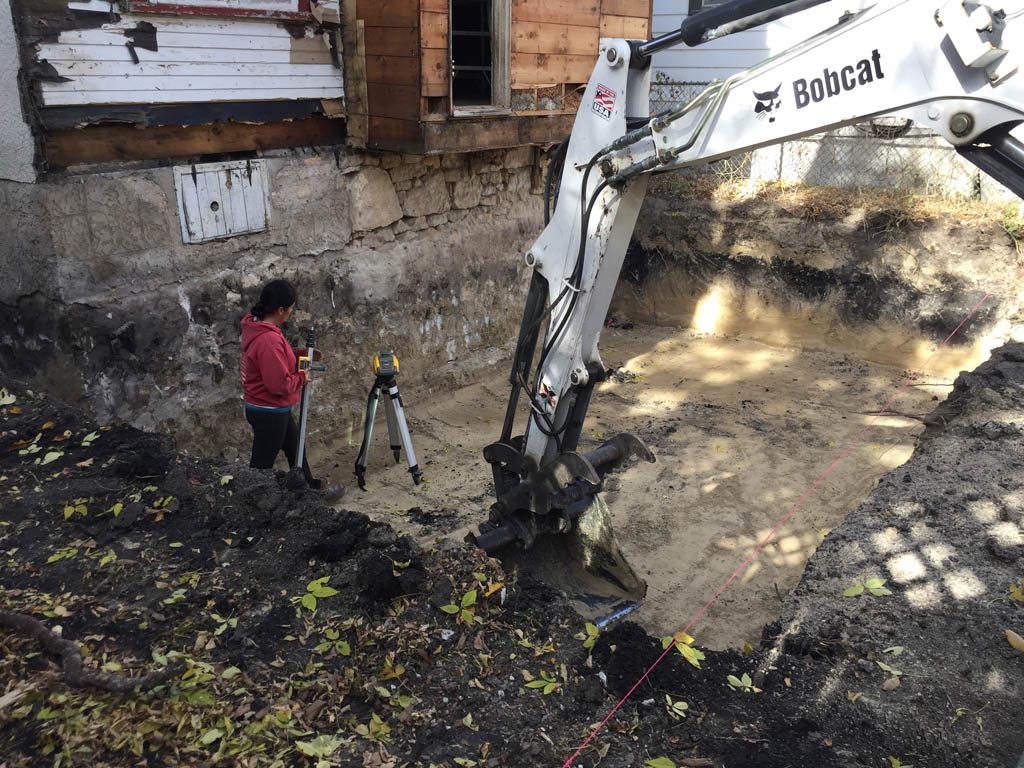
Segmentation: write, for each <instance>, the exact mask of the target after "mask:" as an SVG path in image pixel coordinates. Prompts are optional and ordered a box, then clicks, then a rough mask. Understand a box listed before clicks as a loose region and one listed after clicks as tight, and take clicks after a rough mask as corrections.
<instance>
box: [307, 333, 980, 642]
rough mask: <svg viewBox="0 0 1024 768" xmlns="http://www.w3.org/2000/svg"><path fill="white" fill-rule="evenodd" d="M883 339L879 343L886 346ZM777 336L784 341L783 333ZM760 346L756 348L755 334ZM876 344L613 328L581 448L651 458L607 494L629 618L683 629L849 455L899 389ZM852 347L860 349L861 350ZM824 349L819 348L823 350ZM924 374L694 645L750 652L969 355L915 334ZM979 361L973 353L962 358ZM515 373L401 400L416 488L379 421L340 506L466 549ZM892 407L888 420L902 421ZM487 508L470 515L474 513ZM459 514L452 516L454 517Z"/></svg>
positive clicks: (343, 470) (909, 447)
mask: <svg viewBox="0 0 1024 768" xmlns="http://www.w3.org/2000/svg"><path fill="white" fill-rule="evenodd" d="M883 335H884V334H879V336H878V337H877V338H881V337H882V336H883ZM776 336H777V338H784V339H786V340H787V341H792V338H791V337H789V336H787V335H786V334H785V333H783V332H780V333H778V334H776ZM762 338H763V337H762ZM877 338H875V339H872V340H868V339H864V340H863V341H864V342H867V343H864V344H862V345H861V347H860V349H855V348H852V346H853V345H852V344H849V341H850V339H849V338H847V339H845V340H844V341H846V342H847V344H848V346H847V349H846V350H845V351H844V349H843V347H842V346H841V345H836V344H835V339H830V340H828V343H826V340H825V339H824V338H817V339H815V338H814V337H811V336H807V334H806V326H803V330H802V337H801V338H800V339H799V342H800V346H796V345H790V344H787V345H778V344H776V345H773V344H770V343H765V342H764V341H759V340H757V339H755V338H754V337H753V334H752V333H751V334H746V335H744V334H740V335H737V336H720V335H711V334H698V333H694V332H692V331H689V330H682V329H675V328H665V327H654V326H642V325H637V326H634V327H632V328H629V329H608V330H607V331H606V333H605V334H604V336H603V339H602V354H603V359H604V362H605V364H606V365H607V366H609V367H611V368H614V369H616V370H617V371H618V372H619V375H618V376H616V377H614V380H612V381H609V382H606V383H604V384H603V385H601V387H600V390H599V392H598V394H597V395H596V396H595V398H594V401H593V403H592V405H591V410H590V414H589V416H588V425H587V428H586V430H585V435H584V441H583V444H582V445H581V449H583V450H586V449H588V448H590V447H593V446H596V445H597V444H599V443H600V442H601V441H602V440H604V439H606V438H608V437H611V436H612V435H614V434H616V433H617V432H620V431H629V432H633V433H635V434H636V435H637V436H639V437H640V438H641V439H643V440H644V441H645V442H647V444H648V445H649V446H650V447H651V448H652V450H653V451H654V453H655V454H656V456H657V462H656V463H654V464H639V465H636V466H633V467H631V468H629V469H628V470H626V471H625V472H623V473H621V474H619V475H616V476H613V477H611V478H610V479H609V481H608V492H607V495H606V498H607V501H608V502H609V505H610V507H611V509H612V511H613V515H614V521H615V528H616V531H617V534H618V537H619V539H620V543H621V545H622V547H623V550H624V552H625V554H626V556H627V557H628V559H629V560H630V562H631V563H632V565H633V567H634V568H635V569H636V570H637V572H638V573H639V574H640V576H641V577H642V578H644V579H645V580H646V581H647V582H648V597H647V600H646V601H645V603H644V606H643V608H642V609H641V610H640V611H639V612H638V614H636V619H637V620H638V621H639V622H640V623H641V624H643V625H644V627H645V628H646V629H647V630H648V631H650V632H651V633H653V634H656V635H666V634H669V633H670V632H673V631H676V630H678V629H679V628H680V627H682V626H684V625H685V624H686V623H687V622H688V621H689V620H690V618H691V617H693V615H694V614H696V612H697V611H698V610H699V609H700V607H701V606H702V605H703V604H704V602H705V601H706V600H707V599H708V598H709V597H710V596H711V595H712V594H714V592H715V591H716V590H717V588H718V587H719V586H720V585H721V584H722V583H723V582H724V581H725V580H726V579H727V578H728V576H729V574H731V573H732V572H733V571H734V570H735V569H736V568H737V566H739V565H740V564H741V563H742V562H743V561H744V560H745V559H746V557H747V555H748V554H749V552H750V551H751V549H752V548H753V546H754V545H755V544H756V543H757V542H758V541H760V540H761V539H762V538H763V537H764V536H765V535H766V534H767V533H768V532H769V531H770V529H771V528H772V527H773V525H774V524H775V523H776V521H778V520H779V519H780V518H782V517H783V516H784V515H785V514H786V512H787V511H788V510H789V509H790V507H791V506H792V505H793V504H794V503H795V502H796V501H797V500H798V499H799V498H800V497H801V496H802V495H803V494H804V492H805V491H806V490H807V489H808V488H810V487H811V486H812V485H813V484H814V483H815V481H816V480H817V479H818V478H819V477H820V476H821V474H822V473H823V472H824V471H825V470H826V469H827V468H828V467H829V465H830V464H831V463H832V462H833V461H834V460H835V459H836V458H837V457H838V456H839V455H840V454H842V453H843V450H844V448H845V447H846V446H847V445H848V444H849V443H850V441H851V440H853V439H854V438H855V437H856V436H857V435H858V433H860V432H861V430H862V429H863V428H864V426H865V425H866V424H868V423H869V422H871V421H872V420H873V419H874V414H876V413H877V412H878V411H879V409H880V408H882V406H883V405H885V404H886V403H888V402H889V401H890V399H891V398H892V397H893V395H894V394H896V393H897V391H898V390H899V388H900V385H901V384H902V383H903V382H905V381H906V380H907V377H908V373H909V372H908V371H907V370H905V369H902V368H897V367H894V366H892V365H888V364H884V363H882V362H878V363H875V362H867V360H866V359H865V358H868V357H872V356H874V357H877V358H881V359H883V360H886V359H887V358H889V359H891V355H889V354H882V353H880V352H879V349H880V347H878V345H876V344H875V343H874V342H875V341H877ZM854 343H856V342H855V341H854ZM826 346H831V349H829V351H819V349H817V348H825V347H826ZM904 346H905V347H906V346H911V347H913V348H914V349H915V353H914V354H912V355H908V358H909V359H912V360H914V363H915V365H917V366H921V365H922V364H923V363H925V362H926V361H927V364H926V365H925V367H919V368H918V370H917V373H918V374H919V376H918V377H917V378H916V379H915V380H914V383H913V385H911V386H908V387H905V388H904V389H903V390H902V392H901V393H900V395H899V397H898V398H897V399H896V400H895V401H894V402H892V403H891V404H890V406H889V408H890V409H891V415H886V416H884V417H882V418H880V419H877V420H875V421H874V425H873V427H872V428H871V429H870V430H869V431H868V432H867V433H866V434H865V435H864V436H863V438H862V440H861V441H860V442H859V443H858V445H857V446H856V447H855V448H854V449H853V450H852V451H850V452H849V454H848V455H847V456H846V457H845V459H844V460H843V461H842V462H841V463H840V464H839V465H838V466H837V467H836V468H835V469H834V470H833V471H832V472H831V473H830V474H829V476H828V477H827V479H826V480H825V481H824V482H822V483H821V485H820V486H819V487H817V488H816V490H815V492H814V493H813V495H811V496H810V498H808V499H807V501H806V502H805V503H803V504H802V505H801V507H800V508H799V510H798V511H797V513H796V514H795V515H794V516H793V517H792V519H791V520H790V521H789V523H788V524H787V525H786V526H785V527H784V528H783V529H782V530H781V531H780V532H779V535H778V536H777V537H776V539H775V540H774V541H773V543H772V544H770V545H768V546H767V547H766V548H765V549H764V551H763V552H762V553H761V554H760V555H759V557H758V559H757V561H756V562H755V563H754V564H752V566H751V567H750V568H749V569H747V570H746V571H745V573H744V574H743V575H742V577H741V578H740V579H739V581H738V582H736V583H735V584H733V585H732V586H731V588H730V589H728V590H727V591H726V592H725V593H724V594H723V595H722V596H721V598H720V599H719V600H718V601H717V603H716V604H715V605H714V606H713V607H712V608H711V609H710V610H709V611H708V612H707V613H706V614H705V615H704V616H703V617H702V619H701V621H700V623H699V624H698V625H697V626H696V628H695V631H694V632H693V634H695V635H696V637H697V641H698V642H699V643H700V644H701V645H702V646H704V647H709V648H726V647H740V646H742V645H743V643H744V642H751V643H756V641H757V639H758V637H759V635H760V632H761V627H762V626H763V625H764V624H766V623H768V622H770V621H771V620H772V619H773V618H775V617H776V616H777V614H778V610H779V606H780V600H781V598H782V596H783V595H784V594H785V593H786V592H787V591H788V590H789V589H790V588H792V587H793V586H794V585H795V584H796V583H797V581H798V579H799V577H800V574H801V573H802V571H803V568H804V564H805V562H806V560H807V558H808V557H809V556H810V555H811V554H812V553H813V552H814V550H815V548H816V547H817V546H818V544H819V543H820V542H821V541H822V539H823V537H824V536H825V534H826V533H828V531H829V530H831V529H832V528H833V527H834V526H836V525H837V524H838V523H839V522H840V521H841V520H842V519H843V518H844V517H845V515H846V514H847V513H848V512H849V511H850V510H852V509H853V508H854V507H855V506H856V505H857V504H858V503H859V502H860V501H862V500H863V499H864V497H865V496H866V495H867V494H868V493H869V492H870V491H871V490H872V488H873V487H874V486H875V484H876V482H877V480H878V478H879V477H881V476H882V475H883V474H884V473H886V472H888V471H889V470H891V469H893V468H894V467H897V466H899V465H901V464H902V463H903V462H905V461H906V460H907V459H908V458H909V456H910V455H911V452H912V451H913V446H914V442H915V439H916V437H917V435H918V434H919V433H920V431H921V430H922V429H923V424H922V422H921V421H920V420H919V419H916V418H913V416H921V415H924V414H927V413H928V412H929V411H931V410H932V408H934V407H935V405H936V402H935V401H936V400H937V399H941V398H943V397H945V395H946V394H947V393H948V391H949V387H950V385H951V383H952V380H953V378H954V377H955V375H956V372H957V371H959V370H961V369H964V368H970V367H973V365H975V364H976V362H977V357H978V355H979V353H978V351H977V350H963V349H961V350H958V349H955V348H948V349H943V350H942V351H940V352H939V353H938V354H936V355H935V356H934V357H932V358H931V359H930V361H928V360H927V358H928V357H929V355H930V354H931V352H932V351H933V348H932V349H929V348H928V346H927V345H921V344H918V343H916V342H911V341H910V340H908V341H907V342H906V343H905V344H904ZM972 358H973V359H972ZM506 367H507V364H502V365H500V366H496V367H495V368H492V369H490V370H489V371H487V372H486V373H485V374H483V375H481V377H480V382H479V383H477V384H474V385H472V386H469V387H466V388H463V389H459V390H457V391H453V392H449V393H445V394H444V395H441V396H437V397H432V398H429V399H427V400H425V401H416V400H411V401H407V402H406V407H407V409H408V417H409V423H410V429H411V431H412V436H413V443H414V447H415V450H416V451H417V454H418V458H419V459H420V465H421V467H422V469H423V470H424V472H425V478H426V479H425V482H424V483H423V484H422V485H421V486H419V487H414V486H413V484H412V482H411V480H410V477H409V474H408V471H407V465H406V464H405V463H404V460H403V463H401V464H397V465H396V464H395V463H394V462H393V460H392V458H391V454H390V451H389V450H388V447H387V439H386V435H387V430H386V427H385V425H384V421H383V416H382V415H380V414H378V425H377V427H376V430H375V438H374V444H373V448H372V450H371V456H370V464H369V467H368V471H367V481H368V482H367V490H366V491H365V492H362V493H360V492H359V491H358V490H356V489H355V488H354V483H353V486H352V490H351V491H350V493H351V496H350V497H349V498H348V499H347V500H346V502H345V503H346V505H347V506H349V507H351V508H358V509H361V510H363V511H365V512H367V513H369V514H371V515H373V516H377V517H379V518H381V519H384V520H386V521H387V522H389V523H391V524H392V525H394V526H395V527H396V528H397V529H399V530H402V531H404V532H408V533H411V534H414V535H416V536H417V537H418V538H420V540H421V541H425V542H428V541H432V540H433V539H434V538H435V537H438V536H451V537H454V538H460V539H461V538H462V536H464V535H465V533H466V532H467V531H468V530H469V529H470V528H471V527H472V526H474V525H475V524H476V523H478V522H479V521H480V520H482V519H484V518H485V517H486V510H487V508H488V506H489V505H490V503H491V502H492V501H493V498H492V497H491V483H490V468H489V467H488V466H487V465H486V463H485V462H484V461H483V458H482V455H481V449H482V447H483V446H484V445H486V444H487V443H489V442H492V441H493V440H494V439H496V438H497V436H498V433H499V431H500V427H501V420H502V417H503V413H504V408H505V403H506V385H505V381H506V378H507V371H506ZM897 414H898V415H897ZM358 437H359V436H358V435H355V436H352V437H349V438H348V439H346V440H340V441H336V442H334V443H328V444H326V445H325V446H324V447H322V448H320V449H319V451H323V452H322V453H319V455H320V456H324V455H333V456H335V457H337V459H338V460H337V463H336V465H335V469H333V470H332V474H334V475H335V476H336V477H337V478H339V479H342V480H343V481H344V480H348V479H351V478H350V476H349V475H348V472H349V468H350V467H351V466H352V462H353V461H354V458H355V454H356V451H357V450H358ZM474 508H476V509H479V511H480V512H479V518H476V519H472V515H471V514H470V513H467V512H466V510H472V509H474ZM456 510H459V511H458V512H456Z"/></svg>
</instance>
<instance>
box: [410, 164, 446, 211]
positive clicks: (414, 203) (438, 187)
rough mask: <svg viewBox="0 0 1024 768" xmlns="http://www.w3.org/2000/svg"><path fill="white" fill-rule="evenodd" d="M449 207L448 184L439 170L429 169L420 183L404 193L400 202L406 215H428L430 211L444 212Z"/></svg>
mask: <svg viewBox="0 0 1024 768" xmlns="http://www.w3.org/2000/svg"><path fill="white" fill-rule="evenodd" d="M450 208H451V202H450V201H449V199H448V185H447V184H445V182H444V174H443V173H441V172H440V171H431V172H430V174H428V175H427V176H426V177H424V179H423V184H422V185H419V186H415V187H413V188H412V189H410V190H409V191H408V192H407V193H406V194H405V200H404V202H403V203H402V209H403V210H404V211H405V215H406V216H429V215H430V214H432V213H444V212H445V211H447V210H449V209H450Z"/></svg>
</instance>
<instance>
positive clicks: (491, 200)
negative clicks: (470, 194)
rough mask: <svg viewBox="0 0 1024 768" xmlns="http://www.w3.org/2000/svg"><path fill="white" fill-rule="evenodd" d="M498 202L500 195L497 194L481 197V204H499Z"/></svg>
mask: <svg viewBox="0 0 1024 768" xmlns="http://www.w3.org/2000/svg"><path fill="white" fill-rule="evenodd" d="M497 204H498V197H497V195H484V196H483V197H481V198H480V205H497Z"/></svg>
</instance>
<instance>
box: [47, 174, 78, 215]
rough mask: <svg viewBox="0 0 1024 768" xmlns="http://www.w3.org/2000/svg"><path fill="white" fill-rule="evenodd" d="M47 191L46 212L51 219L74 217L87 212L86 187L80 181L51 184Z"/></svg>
mask: <svg viewBox="0 0 1024 768" xmlns="http://www.w3.org/2000/svg"><path fill="white" fill-rule="evenodd" d="M46 189H47V192H48V194H47V195H46V197H45V202H46V212H47V214H48V215H49V216H50V218H57V217H62V216H74V215H76V214H79V213H84V212H85V185H84V184H83V183H82V182H81V180H80V179H71V180H68V181H65V182H64V183H55V184H49V185H48V186H47V187H46Z"/></svg>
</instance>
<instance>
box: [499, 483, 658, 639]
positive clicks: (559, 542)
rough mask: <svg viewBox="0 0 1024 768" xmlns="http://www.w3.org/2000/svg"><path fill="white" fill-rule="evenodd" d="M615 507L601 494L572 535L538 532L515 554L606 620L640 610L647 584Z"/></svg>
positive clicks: (582, 609) (586, 612)
mask: <svg viewBox="0 0 1024 768" xmlns="http://www.w3.org/2000/svg"><path fill="white" fill-rule="evenodd" d="M611 517H612V514H611V510H610V509H609V508H608V505H607V504H606V503H605V501H604V498H603V496H602V495H601V494H597V495H595V496H594V497H593V498H592V500H591V501H590V503H589V504H588V505H587V507H586V509H585V510H584V511H583V512H582V513H581V514H580V516H579V517H578V518H576V524H575V525H574V527H573V529H572V530H571V531H569V532H568V533H552V534H548V535H543V536H538V537H537V539H536V541H535V542H534V545H533V546H532V547H530V548H529V549H525V550H522V549H517V550H514V551H513V554H511V557H510V558H503V559H505V560H506V564H507V561H508V560H509V559H511V560H512V561H513V562H515V563H516V564H517V565H518V566H519V568H520V569H521V571H522V573H524V574H526V575H528V576H530V577H531V578H534V579H537V580H539V581H541V582H543V583H544V584H545V585H547V586H549V587H551V588H552V589H555V590H557V591H559V592H561V593H562V594H564V595H565V596H566V597H567V598H568V599H569V600H570V602H571V603H572V604H573V607H574V608H575V609H576V611H577V612H578V613H579V614H580V615H582V616H584V617H585V618H587V619H589V620H591V621H594V622H598V623H605V622H606V621H610V620H612V619H615V618H619V617H620V616H623V615H625V614H626V613H629V612H630V611H632V610H634V609H635V608H638V607H639V606H640V603H641V601H642V600H643V599H644V597H645V596H646V594H647V584H646V583H645V582H644V581H643V580H642V579H641V578H640V577H639V576H637V574H636V572H635V571H634V570H633V568H632V567H631V566H630V564H629V563H628V562H627V561H626V558H625V556H624V555H623V554H622V550H621V548H620V547H619V543H618V541H617V540H616V538H615V533H614V531H613V529H612V523H611Z"/></svg>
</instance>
